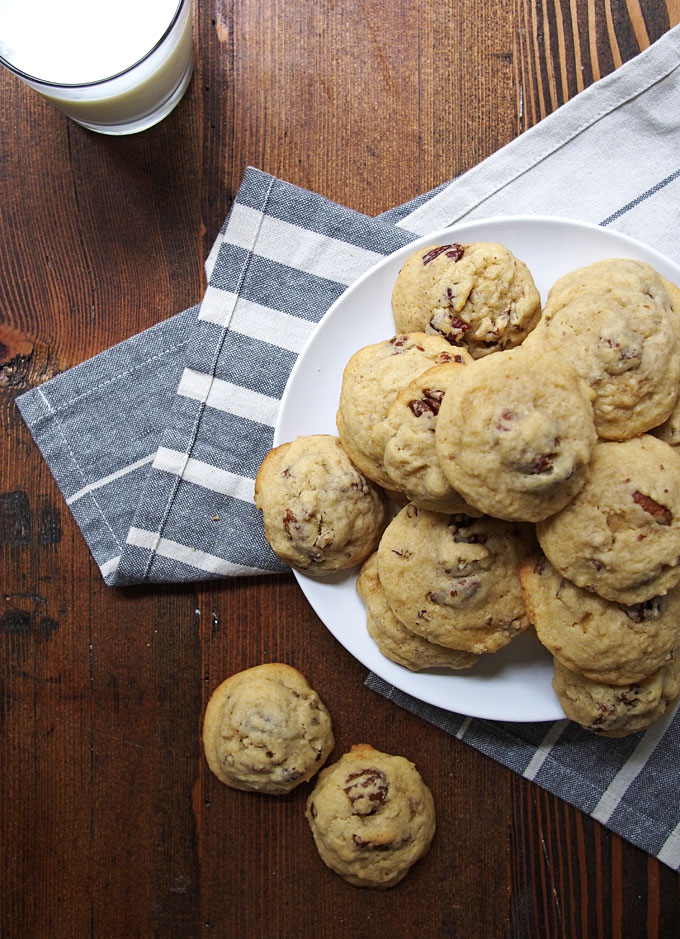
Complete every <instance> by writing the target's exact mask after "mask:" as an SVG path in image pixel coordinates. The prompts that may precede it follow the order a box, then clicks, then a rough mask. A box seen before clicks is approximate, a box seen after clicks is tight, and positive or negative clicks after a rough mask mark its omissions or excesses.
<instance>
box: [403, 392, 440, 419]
mask: <svg viewBox="0 0 680 939" xmlns="http://www.w3.org/2000/svg"><path fill="white" fill-rule="evenodd" d="M443 398H444V392H443V391H440V390H439V389H438V388H423V397H422V398H417V399H416V400H415V401H409V405H408V406H409V409H410V410H411V413H412V414H414V415H415V417H421V416H422V415H423V414H439V408H440V407H441V404H442V399H443Z"/></svg>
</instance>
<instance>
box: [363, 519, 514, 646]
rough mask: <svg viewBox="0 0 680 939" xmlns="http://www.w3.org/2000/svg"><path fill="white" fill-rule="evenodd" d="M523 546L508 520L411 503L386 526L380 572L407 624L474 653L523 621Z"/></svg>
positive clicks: (506, 637) (504, 640) (507, 636)
mask: <svg viewBox="0 0 680 939" xmlns="http://www.w3.org/2000/svg"><path fill="white" fill-rule="evenodd" d="M528 550H529V549H528V546H527V542H526V540H525V538H524V536H523V533H520V532H518V530H517V528H516V527H515V526H514V525H512V524H510V523H509V522H503V521H500V520H498V519H494V518H489V517H488V516H484V517H482V518H476V519H473V518H469V517H468V516H464V515H462V516H461V515H442V514H441V513H438V512H429V511H427V510H426V509H419V508H418V507H417V506H415V505H413V504H412V503H411V504H409V505H407V506H406V507H405V508H403V509H402V510H401V512H399V514H398V515H397V516H395V518H394V519H392V521H391V522H390V524H389V525H388V526H387V528H386V529H385V533H384V535H383V537H382V538H381V540H380V544H379V546H378V575H379V577H380V583H381V585H382V588H383V590H384V591H385V596H386V598H387V602H388V604H389V606H390V608H391V609H392V611H393V612H394V615H395V616H396V617H397V618H398V619H399V620H401V622H402V623H404V625H405V626H406V627H407V629H410V630H411V631H412V632H414V633H417V634H418V635H419V636H423V637H424V638H425V639H428V640H429V641H430V642H436V643H438V644H439V645H442V646H448V647H449V648H452V649H461V650H464V651H466V652H474V653H475V654H477V655H480V654H481V653H484V652H495V651H496V650H497V649H500V648H501V647H502V646H505V645H507V644H508V643H509V642H510V641H511V640H512V639H513V638H514V637H515V636H516V635H517V634H518V633H520V632H522V631H523V630H524V629H526V628H527V627H528V625H529V621H528V619H527V616H526V612H525V609H524V603H523V601H522V593H521V588H520V582H519V564H520V561H521V559H522V557H523V556H524V555H525V554H527V553H528Z"/></svg>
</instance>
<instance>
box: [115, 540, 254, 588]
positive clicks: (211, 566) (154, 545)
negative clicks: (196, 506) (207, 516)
mask: <svg viewBox="0 0 680 939" xmlns="http://www.w3.org/2000/svg"><path fill="white" fill-rule="evenodd" d="M127 542H128V544H131V545H136V546H137V547H139V548H146V549H148V550H149V551H153V552H154V553H155V554H158V555H159V556H160V557H163V558H168V559H169V560H171V561H179V562H181V563H182V564H187V565H188V566H189V567H195V568H196V569H197V570H200V571H206V573H209V574H220V575H224V576H228V575H233V576H238V575H239V574H252V573H253V572H260V568H253V567H246V566H244V565H243V564H232V562H231V561H225V560H224V558H220V557H217V555H215V554H208V553H207V552H206V551H199V550H198V549H196V548H191V547H189V545H185V544H180V542H179V541H171V540H170V538H159V537H158V532H155V531H146V529H144V528H131V529H130V531H129V532H128V536H127ZM261 573H263V574H266V573H269V572H268V571H265V570H262V571H261Z"/></svg>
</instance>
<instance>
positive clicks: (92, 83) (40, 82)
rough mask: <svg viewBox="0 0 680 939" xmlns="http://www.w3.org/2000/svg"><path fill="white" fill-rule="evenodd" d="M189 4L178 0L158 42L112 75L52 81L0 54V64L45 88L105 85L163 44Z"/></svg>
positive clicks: (142, 60)
mask: <svg viewBox="0 0 680 939" xmlns="http://www.w3.org/2000/svg"><path fill="white" fill-rule="evenodd" d="M188 4H191V0H179V2H178V4H177V9H176V10H175V12H174V13H173V14H172V19H171V20H170V23H169V24H168V26H167V28H166V30H165V31H164V33H163V35H162V36H161V37H160V39H159V40H158V42H156V43H154V45H153V46H152V47H151V48H150V49H149V51H148V52H145V53H144V55H143V56H142V57H141V59H137V61H136V62H133V63H132V65H128V66H127V67H126V68H124V69H121V70H120V72H115V73H114V74H113V75H109V76H107V77H106V78H95V79H94V81H90V82H70V83H69V82H53V81H48V80H47V79H45V78H37V77H36V76H35V75H30V74H29V73H28V72H23V71H22V70H21V69H20V68H17V67H16V65H12V63H11V62H8V61H7V59H6V58H5V57H4V56H3V55H0V64H1V65H4V66H5V68H7V69H9V71H10V72H13V73H14V74H15V75H16V76H17V77H18V78H21V79H23V80H24V81H29V82H34V83H35V84H36V85H43V86H44V87H45V88H69V89H76V88H93V87H96V86H97V85H105V84H106V83H107V82H111V81H114V80H115V79H116V78H121V77H122V76H123V75H127V74H128V73H129V72H131V71H133V69H136V68H137V66H138V65H141V64H142V62H145V61H146V60H147V59H148V58H149V57H150V56H152V55H153V54H154V52H155V51H156V50H157V49H158V48H160V46H162V45H163V43H164V42H165V40H166V39H167V38H168V36H169V34H170V33H171V32H172V30H173V29H174V28H175V25H176V23H177V20H178V19H179V16H180V13H181V12H182V8H183V7H184V6H185V5H188Z"/></svg>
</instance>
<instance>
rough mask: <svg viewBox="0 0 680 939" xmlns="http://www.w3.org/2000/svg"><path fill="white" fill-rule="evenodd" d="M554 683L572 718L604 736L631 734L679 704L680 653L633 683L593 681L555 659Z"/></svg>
mask: <svg viewBox="0 0 680 939" xmlns="http://www.w3.org/2000/svg"><path fill="white" fill-rule="evenodd" d="M552 684H553V688H554V690H555V694H556V695H557V698H558V700H559V702H560V704H561V705H562V710H563V711H564V713H565V714H566V716H567V717H568V718H569V720H571V721H575V722H576V723H577V724H580V725H581V727H583V728H585V730H590V731H592V732H593V733H595V734H598V735H599V736H601V737H627V736H628V735H629V734H634V733H637V732H638V731H641V730H646V729H647V728H648V727H650V726H651V725H652V724H655V723H656V722H657V721H659V720H661V718H662V717H664V716H665V715H666V714H667V713H668V712H669V711H670V710H671V708H673V707H674V706H675V705H676V703H677V701H678V697H679V696H680V657H676V656H674V657H673V658H672V659H671V660H670V661H669V662H668V663H667V664H666V665H664V666H663V667H662V668H660V669H659V670H658V671H656V672H654V673H653V674H652V675H649V676H648V677H647V678H645V679H643V680H642V681H639V682H634V683H631V684H629V685H607V684H604V683H602V682H596V681H590V679H588V678H584V676H583V675H579V674H577V673H576V672H571V671H569V669H568V668H565V667H564V665H562V664H561V663H560V662H558V661H555V670H554V677H553V683H552Z"/></svg>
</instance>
